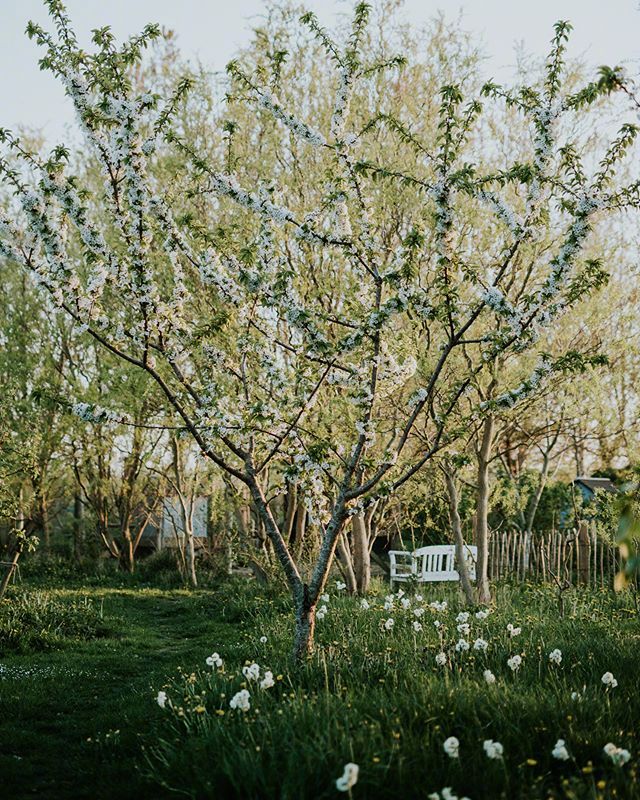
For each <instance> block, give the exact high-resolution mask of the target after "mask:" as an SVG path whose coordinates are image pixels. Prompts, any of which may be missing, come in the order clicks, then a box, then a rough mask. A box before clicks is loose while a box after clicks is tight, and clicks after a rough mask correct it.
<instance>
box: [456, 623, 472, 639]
mask: <svg viewBox="0 0 640 800" xmlns="http://www.w3.org/2000/svg"><path fill="white" fill-rule="evenodd" d="M470 630H471V628H470V627H469V623H468V622H463V623H461V624H460V625H458V633H459V634H461V635H462V636H468V635H469V631H470Z"/></svg>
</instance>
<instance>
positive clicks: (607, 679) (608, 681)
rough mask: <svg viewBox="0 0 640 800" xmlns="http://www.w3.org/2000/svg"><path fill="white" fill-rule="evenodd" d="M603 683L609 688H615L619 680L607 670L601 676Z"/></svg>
mask: <svg viewBox="0 0 640 800" xmlns="http://www.w3.org/2000/svg"><path fill="white" fill-rule="evenodd" d="M600 680H601V681H602V683H604V685H605V686H606V687H607V689H615V688H616V686H617V685H618V681H617V680H616V679H615V678H614V677H613V675H612V674H611V673H610V672H605V673H604V675H603V676H602V678H600Z"/></svg>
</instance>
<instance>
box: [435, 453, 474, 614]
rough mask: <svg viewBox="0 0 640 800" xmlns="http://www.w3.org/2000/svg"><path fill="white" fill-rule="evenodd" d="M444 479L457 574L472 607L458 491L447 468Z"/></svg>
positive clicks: (471, 589)
mask: <svg viewBox="0 0 640 800" xmlns="http://www.w3.org/2000/svg"><path fill="white" fill-rule="evenodd" d="M443 471H444V477H445V480H446V483H447V493H448V495H449V519H450V520H451V529H452V530H453V537H454V540H455V545H456V561H457V562H458V573H459V575H460V584H461V586H462V591H463V592H464V597H465V600H466V601H467V603H468V605H473V603H474V596H473V586H472V585H471V580H470V578H469V571H468V570H467V560H466V558H465V552H464V538H463V536H462V521H461V519H460V511H459V506H458V490H457V489H456V482H455V478H454V477H453V475H452V474H451V472H450V471H449V467H448V466H447V467H444V468H443Z"/></svg>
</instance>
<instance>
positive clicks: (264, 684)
mask: <svg viewBox="0 0 640 800" xmlns="http://www.w3.org/2000/svg"><path fill="white" fill-rule="evenodd" d="M272 686H275V681H274V680H273V672H271V671H270V670H266V671H265V673H264V678H263V679H262V680H261V681H260V688H261V689H270V688H271V687H272Z"/></svg>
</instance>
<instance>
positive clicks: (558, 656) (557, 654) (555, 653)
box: [549, 647, 562, 664]
mask: <svg viewBox="0 0 640 800" xmlns="http://www.w3.org/2000/svg"><path fill="white" fill-rule="evenodd" d="M549 661H551V662H552V663H553V664H559V663H560V662H561V661H562V651H561V650H558V648H557V647H556V649H555V650H552V651H551V652H550V653H549Z"/></svg>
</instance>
